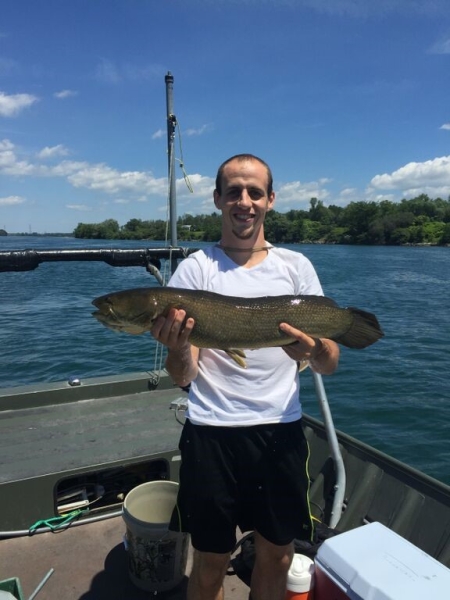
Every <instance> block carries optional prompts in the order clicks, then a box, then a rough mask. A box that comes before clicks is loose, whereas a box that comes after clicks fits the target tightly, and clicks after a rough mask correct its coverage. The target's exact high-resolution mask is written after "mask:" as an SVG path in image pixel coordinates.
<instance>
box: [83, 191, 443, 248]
mask: <svg viewBox="0 0 450 600" xmlns="http://www.w3.org/2000/svg"><path fill="white" fill-rule="evenodd" d="M177 230H178V238H179V240H180V241H205V242H212V241H217V240H219V239H220V235H221V216H220V214H218V213H212V214H209V215H195V216H194V215H190V214H185V215H183V216H182V217H179V218H178V220H177ZM265 233H266V238H267V239H268V240H270V241H271V242H273V243H275V244H276V243H279V244H280V243H285V244H290V243H325V244H367V245H406V244H411V245H417V244H430V245H449V244H450V197H449V198H448V199H447V200H443V199H442V198H435V199H431V198H429V197H428V196H427V195H426V194H420V195H419V196H417V197H415V198H411V199H403V200H401V201H400V202H391V201H390V200H382V201H380V202H365V201H358V202H350V203H349V204H348V205H347V206H344V207H342V206H335V205H330V206H324V204H323V202H322V201H321V200H318V199H317V198H311V200H310V205H309V209H308V210H290V211H288V212H286V213H280V212H277V211H275V210H273V211H271V212H269V213H267V216H266V221H265ZM73 235H74V236H75V237H77V238H89V239H126V240H144V239H145V240H164V239H166V238H167V223H166V221H163V220H155V221H144V220H141V219H130V220H129V221H128V222H127V223H126V224H125V225H123V226H119V223H118V222H117V221H116V220H114V219H107V220H106V221H103V222H102V223H79V224H78V225H77V227H76V228H75V230H74V232H73Z"/></svg>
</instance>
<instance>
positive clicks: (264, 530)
mask: <svg viewBox="0 0 450 600" xmlns="http://www.w3.org/2000/svg"><path fill="white" fill-rule="evenodd" d="M272 185H273V184H272V174H271V171H270V168H269V167H268V165H267V164H266V163H265V162H264V161H262V160H261V159H259V158H257V157H255V156H253V155H247V154H242V155H237V156H234V157H232V158H230V159H229V160H227V161H225V163H223V164H222V165H221V167H220V168H219V170H218V173H217V179H216V189H215V191H214V204H215V206H216V208H217V209H218V210H220V211H221V213H222V238H221V240H220V242H219V243H218V244H217V245H215V246H212V247H209V248H206V249H205V250H201V251H199V252H196V253H194V254H192V255H191V256H190V257H189V258H187V259H185V260H184V261H183V262H182V263H181V264H180V266H179V267H178V269H177V271H176V272H175V274H174V275H173V276H172V279H171V281H170V283H169V285H171V286H175V287H181V288H192V289H204V290H209V291H214V292H218V293H221V294H225V295H230V296H243V297H258V296H265V295H281V294H316V295H320V294H322V288H321V286H320V283H319V280H318V277H317V275H316V272H315V270H314V268H313V267H312V265H311V263H310V262H309V260H308V259H307V258H305V257H304V256H303V255H302V254H300V253H297V252H293V251H290V250H286V249H282V248H275V247H273V246H271V245H270V244H269V243H268V242H267V241H266V239H265V236H264V219H265V216H266V214H267V212H268V211H269V210H271V209H272V208H273V205H274V201H275V193H274V191H273V189H272ZM185 317H186V314H185V312H184V311H183V310H175V309H173V310H171V311H170V313H169V314H168V315H167V317H166V318H163V317H160V318H159V319H158V320H157V321H156V322H155V325H154V327H153V329H152V334H153V335H154V337H155V338H156V339H158V340H159V341H160V342H162V343H163V344H165V345H166V346H167V347H168V356H167V361H166V368H167V370H168V372H169V373H170V375H171V376H172V378H173V380H174V382H175V383H176V384H178V385H180V386H183V387H184V386H187V385H189V384H191V389H190V393H189V402H188V412H187V421H186V424H185V426H184V429H183V433H182V436H181V440H180V449H181V455H182V466H181V473H180V491H179V495H178V509H177V510H178V513H179V516H180V522H181V527H182V529H183V530H185V531H186V530H187V531H189V532H190V533H191V539H192V544H193V546H194V549H195V552H194V564H193V569H192V573H191V575H190V579H189V585H188V600H222V599H223V579H224V576H225V573H226V571H227V567H228V564H229V558H230V552H231V551H232V549H233V547H234V545H235V542H236V537H235V532H236V527H237V526H239V527H240V529H241V531H248V530H254V531H255V549H256V562H255V567H254V570H253V574H252V582H251V596H252V600H284V598H285V591H286V576H287V571H288V570H289V566H290V563H291V560H292V556H293V540H294V539H295V538H303V539H310V537H311V535H312V521H311V515H310V512H309V501H308V488H309V479H308V473H307V461H308V447H307V443H306V440H305V438H304V435H303V430H302V427H301V404H300V402H299V400H298V395H299V381H298V363H299V362H300V361H303V360H308V361H309V362H310V365H311V367H312V368H313V369H314V370H315V371H317V372H319V373H322V374H330V373H332V372H333V371H334V370H335V369H336V367H337V364H338V359H339V348H338V346H337V344H336V343H335V342H333V341H331V340H326V339H321V340H318V339H313V338H311V337H309V336H307V335H305V334H304V333H302V332H301V331H299V330H297V329H294V328H293V327H291V326H290V325H289V324H288V323H281V324H280V329H281V330H283V331H284V332H285V333H287V334H288V335H289V336H291V337H292V339H293V343H292V344H291V345H288V346H284V347H283V348H263V349H259V350H249V351H247V352H246V354H247V359H246V362H247V368H246V369H243V368H242V367H240V366H239V365H237V364H236V363H235V362H234V361H233V360H231V359H230V357H229V356H228V355H227V354H226V353H225V352H222V351H219V350H209V349H202V350H199V349H198V348H196V347H194V346H192V345H191V344H190V342H189V335H190V333H191V331H192V329H193V327H194V321H193V319H191V318H189V319H187V320H186V322H185ZM217 317H218V320H220V318H221V315H217ZM227 326H229V327H233V323H228V324H227Z"/></svg>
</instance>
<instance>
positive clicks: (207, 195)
mask: <svg viewBox="0 0 450 600" xmlns="http://www.w3.org/2000/svg"><path fill="white" fill-rule="evenodd" d="M168 71H170V72H171V73H172V74H173V76H174V78H175V83H174V112H175V115H176V117H177V120H178V124H179V131H180V133H181V137H180V140H181V147H182V151H183V156H182V157H181V155H180V146H179V139H177V142H176V143H177V146H176V148H177V165H179V163H180V160H181V158H183V162H184V167H185V170H186V172H187V174H188V175H189V179H190V182H191V185H192V189H193V192H190V191H189V189H188V187H187V186H186V184H185V183H184V180H183V173H182V170H181V168H179V166H177V197H178V215H179V216H181V215H183V214H185V213H191V214H198V213H210V212H212V211H213V203H212V190H213V187H214V178H215V174H216V170H217V167H218V165H219V164H220V163H221V162H222V161H223V160H225V159H226V158H228V157H229V156H231V155H233V154H236V153H240V152H251V153H254V154H257V155H259V156H261V157H262V158H264V159H265V160H266V161H267V162H269V164H270V165H271V166H272V169H273V173H274V179H275V191H276V193H277V200H276V206H275V208H276V209H277V210H279V211H281V212H284V211H286V210H290V209H302V208H307V207H308V206H309V200H310V198H311V197H312V196H315V197H317V198H319V199H321V200H323V202H324V203H325V204H326V205H329V204H338V205H341V206H345V205H346V204H348V203H349V202H351V201H353V200H380V199H383V198H387V199H390V200H393V201H396V200H399V199H401V198H403V197H412V196H415V195H417V194H419V193H422V192H423V193H427V194H429V195H430V196H431V197H433V198H435V197H437V196H441V197H444V198H447V196H448V195H449V194H450V94H449V92H450V3H449V2H448V0H427V1H424V0H377V1H376V2H375V1H374V0H122V1H119V0H71V1H69V0H67V1H65V0H27V1H24V0H2V18H1V20H0V228H3V227H4V228H5V229H6V230H7V231H8V232H11V233H13V232H28V231H36V232H39V233H43V232H71V231H73V229H74V228H75V227H76V226H77V224H78V223H79V222H83V223H98V222H101V221H103V220H105V219H107V218H113V219H116V220H117V221H118V222H119V224H120V225H124V224H125V223H126V222H127V221H128V220H129V219H132V218H138V219H145V220H146V219H161V218H163V219H164V218H165V216H166V202H167V155H166V96H165V83H164V76H165V74H166V73H167V72H168Z"/></svg>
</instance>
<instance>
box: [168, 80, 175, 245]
mask: <svg viewBox="0 0 450 600" xmlns="http://www.w3.org/2000/svg"><path fill="white" fill-rule="evenodd" d="M165 81H166V103H167V151H168V169H169V200H170V204H169V209H170V244H171V246H172V248H176V247H177V246H178V240H177V207H176V187H175V183H176V177H175V151H174V146H175V127H176V123H177V119H176V117H175V115H174V113H173V75H172V73H170V71H169V72H168V73H167V75H166V77H165Z"/></svg>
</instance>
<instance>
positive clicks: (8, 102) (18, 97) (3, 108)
mask: <svg viewBox="0 0 450 600" xmlns="http://www.w3.org/2000/svg"><path fill="white" fill-rule="evenodd" d="M37 101H38V98H37V97H36V96H33V95H31V94H12V95H10V96H8V95H7V94H5V93H4V92H0V116H1V117H15V116H17V115H18V114H19V113H20V112H22V111H23V110H25V109H26V108H28V107H29V106H31V105H32V104H34V103H35V102H37Z"/></svg>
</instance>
